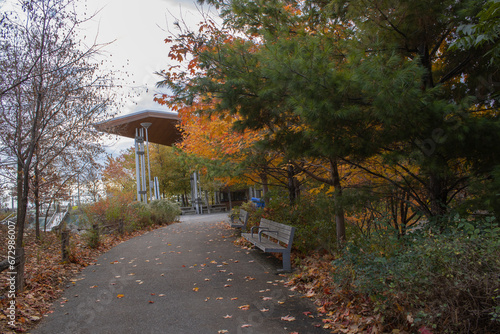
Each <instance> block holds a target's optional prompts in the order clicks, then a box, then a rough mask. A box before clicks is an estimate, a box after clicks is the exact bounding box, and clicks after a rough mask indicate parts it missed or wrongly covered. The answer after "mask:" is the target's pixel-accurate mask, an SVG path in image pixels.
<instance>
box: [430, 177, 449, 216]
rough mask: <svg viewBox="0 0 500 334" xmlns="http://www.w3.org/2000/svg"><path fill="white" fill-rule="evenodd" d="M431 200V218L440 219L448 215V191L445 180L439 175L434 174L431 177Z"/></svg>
mask: <svg viewBox="0 0 500 334" xmlns="http://www.w3.org/2000/svg"><path fill="white" fill-rule="evenodd" d="M428 190H429V199H430V213H431V217H440V216H443V215H445V214H446V211H447V209H446V200H447V197H448V195H447V191H446V188H445V186H444V180H443V178H442V177H440V176H439V175H437V174H435V173H432V174H431V175H430V177H429V189H428Z"/></svg>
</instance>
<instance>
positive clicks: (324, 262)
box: [286, 255, 404, 334]
mask: <svg viewBox="0 0 500 334" xmlns="http://www.w3.org/2000/svg"><path fill="white" fill-rule="evenodd" d="M331 262H332V258H331V257H329V256H325V257H320V256H317V255H316V256H311V257H308V258H305V259H303V260H302V261H301V266H300V268H299V269H300V271H299V273H297V274H294V275H293V276H291V277H290V280H289V281H288V282H287V283H286V285H287V286H288V287H289V288H290V290H292V291H297V292H300V293H302V294H304V295H305V296H306V297H308V298H312V299H313V300H314V302H315V304H316V306H317V310H318V313H319V314H320V317H321V318H323V320H322V325H321V326H322V327H323V328H325V329H329V330H331V331H332V333H370V334H376V333H382V331H383V329H384V328H383V327H382V319H381V316H380V315H379V314H375V312H374V311H373V307H372V305H371V303H370V302H369V300H368V299H367V298H366V297H365V296H362V295H357V294H355V293H353V292H352V291H345V290H342V289H341V288H340V287H338V286H337V285H336V284H335V283H334V281H333V279H332V274H333V272H334V268H333V267H332V264H331ZM399 333H404V332H402V331H400V332H399Z"/></svg>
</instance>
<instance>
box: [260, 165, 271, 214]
mask: <svg viewBox="0 0 500 334" xmlns="http://www.w3.org/2000/svg"><path fill="white" fill-rule="evenodd" d="M264 169H265V167H264ZM260 180H261V182H262V197H264V202H265V203H266V206H267V205H269V198H267V196H266V194H267V193H268V191H269V179H268V177H267V174H266V173H265V172H264V173H261V174H260Z"/></svg>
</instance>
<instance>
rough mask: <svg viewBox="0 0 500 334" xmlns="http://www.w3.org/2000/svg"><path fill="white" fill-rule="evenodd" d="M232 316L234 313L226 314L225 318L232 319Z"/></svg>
mask: <svg viewBox="0 0 500 334" xmlns="http://www.w3.org/2000/svg"><path fill="white" fill-rule="evenodd" d="M232 317H233V316H232V315H229V314H226V315H225V316H224V317H223V318H224V319H231V318H232Z"/></svg>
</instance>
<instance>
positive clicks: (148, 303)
mask: <svg viewBox="0 0 500 334" xmlns="http://www.w3.org/2000/svg"><path fill="white" fill-rule="evenodd" d="M227 222H228V216H227V214H214V215H203V216H182V217H181V222H180V223H176V224H172V225H169V226H166V227H164V228H160V229H157V230H154V231H151V232H148V233H146V234H144V235H142V236H139V237H136V238H133V239H130V240H128V241H126V242H123V243H121V244H119V245H117V246H116V247H114V248H113V249H111V250H109V251H108V252H107V253H105V254H103V255H101V256H100V257H99V259H98V260H97V262H96V264H95V265H92V266H89V267H87V268H85V269H84V270H83V271H82V273H81V274H80V275H79V276H78V277H76V278H75V279H73V281H72V282H71V283H70V284H69V285H68V288H67V289H66V291H65V293H64V295H63V297H62V298H61V299H59V300H58V301H56V302H55V303H54V305H53V312H52V313H50V314H48V315H47V316H46V317H45V318H44V319H43V320H42V321H41V323H40V325H39V326H38V327H37V328H36V329H34V330H32V331H31V333H34V334H54V333H71V334H73V333H80V334H84V333H85V334H86V333H89V334H90V333H91V334H99V333H103V334H104V333H172V334H174V333H175V334H198V333H203V334H204V333H207V334H209V333H210V334H212V333H213V334H218V333H242V334H245V333H263V334H264V333H266V334H267V333H270V334H274V333H287V334H289V333H300V334H305V333H311V334H314V333H328V331H326V330H324V329H322V328H321V320H320V319H317V318H313V316H314V315H315V314H316V312H315V307H314V305H313V304H312V302H311V301H310V300H309V299H307V298H304V297H303V296H301V295H300V294H297V293H295V292H293V291H291V290H290V289H289V288H288V287H286V286H285V285H284V281H285V280H286V277H284V276H282V275H280V274H278V271H277V269H279V268H281V261H279V260H277V259H276V258H274V257H272V256H271V255H269V254H265V253H263V252H261V251H260V250H257V249H252V250H249V249H244V248H241V247H239V246H235V245H234V243H233V241H234V240H235V232H234V230H233V229H231V228H230V227H229V224H228V223H227Z"/></svg>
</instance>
